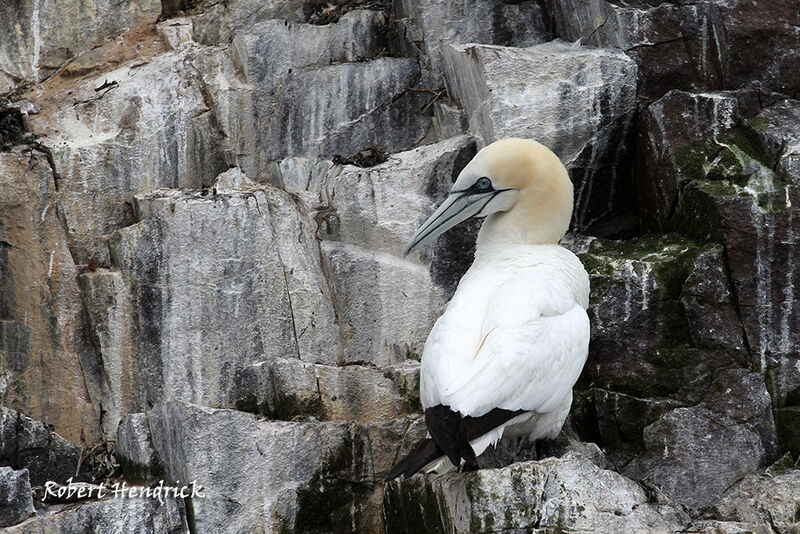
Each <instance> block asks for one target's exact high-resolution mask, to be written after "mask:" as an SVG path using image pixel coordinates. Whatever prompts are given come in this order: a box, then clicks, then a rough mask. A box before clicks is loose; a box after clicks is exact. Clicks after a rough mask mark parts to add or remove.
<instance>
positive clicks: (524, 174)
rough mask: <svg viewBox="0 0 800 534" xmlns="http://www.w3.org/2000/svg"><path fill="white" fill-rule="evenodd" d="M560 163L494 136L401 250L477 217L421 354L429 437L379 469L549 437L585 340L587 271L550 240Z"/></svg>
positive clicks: (566, 196)
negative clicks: (466, 264) (458, 274)
mask: <svg viewBox="0 0 800 534" xmlns="http://www.w3.org/2000/svg"><path fill="white" fill-rule="evenodd" d="M572 206H573V190H572V182H571V181H570V179H569V176H568V174H567V170H566V169H565V168H564V165H562V163H561V161H560V160H559V159H558V157H557V156H556V155H555V154H553V153H552V152H551V151H550V150H548V149H547V148H546V147H545V146H543V145H541V144H540V143H537V142H536V141H533V140H530V139H503V140H500V141H497V142H495V143H492V144H490V145H488V146H486V147H485V148H483V149H482V150H480V151H479V152H478V153H477V154H476V155H475V157H474V158H473V159H472V161H470V162H469V164H467V166H466V167H464V169H463V170H462V171H461V173H460V174H459V176H458V179H457V180H456V182H455V184H454V185H453V188H452V191H451V193H450V196H449V197H448V198H447V199H446V200H445V201H444V202H443V203H442V205H441V206H440V207H439V208H438V209H437V210H436V211H435V212H434V213H433V215H431V217H430V218H429V219H428V220H427V221H425V223H424V224H423V225H422V226H421V227H420V228H419V230H418V231H417V233H416V234H415V235H414V236H413V237H412V238H411V241H410V242H409V244H408V246H407V247H406V254H408V253H409V252H411V251H412V250H415V249H417V248H419V247H421V246H423V245H425V244H426V243H430V242H431V241H433V240H434V239H435V238H436V237H437V236H439V235H441V234H442V233H444V232H446V231H447V230H448V229H450V228H452V227H453V226H455V225H456V224H458V223H459V222H461V221H464V220H465V219H468V218H470V217H481V216H485V217H486V219H485V220H484V222H483V224H482V226H481V229H480V232H479V234H478V241H477V247H476V250H475V259H474V261H473V263H472V266H471V267H470V268H469V270H468V271H467V272H466V274H464V276H463V277H462V278H461V281H460V282H459V284H458V288H457V289H456V292H455V294H454V295H453V298H452V299H451V300H450V302H449V303H448V305H447V307H446V309H445V311H444V313H443V314H442V315H441V317H439V319H438V320H437V321H436V323H435V324H434V326H433V329H432V330H431V332H430V334H429V335H428V339H427V341H426V343H425V349H424V351H423V354H422V362H421V364H420V397H421V400H422V407H423V409H424V411H425V423H426V426H427V427H428V433H429V435H430V438H427V439H425V440H422V441H421V442H420V443H418V444H417V445H416V446H415V448H414V449H413V450H412V451H411V452H410V453H409V454H408V456H406V457H405V458H404V459H403V460H401V461H400V462H398V463H397V465H395V466H394V468H392V470H391V471H390V472H389V474H388V475H387V477H386V480H391V479H393V478H396V477H398V476H400V475H403V476H406V477H408V476H411V475H413V474H414V473H416V472H418V471H420V470H425V471H443V470H447V469H452V468H453V466H455V467H457V468H462V461H463V469H464V470H474V469H477V468H478V464H477V461H476V456H477V455H480V454H481V453H482V452H483V451H484V450H485V449H486V448H487V447H488V446H489V445H494V444H495V443H496V442H497V441H498V440H499V439H500V438H501V437H503V436H506V437H509V436H523V435H527V436H529V437H530V438H531V439H534V440H535V439H542V438H554V437H556V436H557V435H558V433H559V432H560V430H561V427H562V426H563V424H564V420H565V419H566V417H567V415H568V413H569V410H570V405H571V404H572V387H573V386H574V385H575V382H576V381H577V379H578V376H579V375H580V373H581V370H582V369H583V365H584V363H585V362H586V356H587V353H588V350H589V318H588V316H587V314H586V308H587V307H588V305H589V275H588V274H587V273H586V270H585V269H584V268H583V265H582V264H581V262H580V260H579V259H578V258H577V257H576V256H575V255H574V254H573V253H572V252H570V251H568V250H567V249H565V248H563V247H561V246H559V245H558V242H559V240H560V239H561V238H562V237H563V236H564V234H565V233H566V231H567V228H568V227H569V222H570V219H571V217H572Z"/></svg>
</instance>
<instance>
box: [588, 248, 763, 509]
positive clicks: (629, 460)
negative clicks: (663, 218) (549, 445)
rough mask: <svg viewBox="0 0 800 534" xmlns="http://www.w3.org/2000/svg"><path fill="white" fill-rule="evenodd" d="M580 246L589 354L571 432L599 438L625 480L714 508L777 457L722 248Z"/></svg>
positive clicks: (760, 380)
mask: <svg viewBox="0 0 800 534" xmlns="http://www.w3.org/2000/svg"><path fill="white" fill-rule="evenodd" d="M587 248H588V251H587V252H585V253H583V254H582V255H581V258H582V260H583V261H584V264H585V265H586V266H587V268H588V269H589V272H590V273H591V280H592V296H591V299H590V301H591V303H592V306H591V308H590V316H591V320H592V344H591V346H590V355H589V361H588V362H587V366H586V368H585V371H584V374H583V377H582V378H581V381H580V382H579V387H578V390H579V392H580V391H581V390H583V388H584V387H585V388H587V389H586V390H585V393H579V394H578V395H577V400H576V408H575V412H574V416H575V418H576V421H577V422H578V428H579V430H580V431H581V432H583V433H584V435H585V436H586V437H591V436H592V432H596V435H597V436H598V437H599V440H600V443H601V444H602V445H603V447H604V448H605V449H606V450H607V451H608V453H609V455H610V457H611V458H612V460H613V461H614V463H615V464H616V465H617V466H618V467H619V468H621V469H622V472H624V473H626V474H628V475H629V476H632V477H634V478H647V479H648V480H649V481H650V482H651V483H653V484H655V485H656V486H657V487H659V488H661V490H662V491H663V492H664V494H665V495H667V497H668V498H671V499H672V500H673V501H674V502H680V503H682V504H685V505H688V506H690V507H691V508H703V507H706V506H708V505H710V504H713V502H714V500H715V499H717V498H719V496H720V495H721V494H722V492H723V491H724V490H725V489H726V488H727V487H728V486H730V484H732V483H734V482H736V481H737V480H739V479H740V478H742V477H743V476H744V475H746V474H748V473H750V472H753V471H755V470H756V469H758V468H759V467H760V466H761V465H762V464H763V463H764V462H765V461H766V460H768V459H774V458H775V457H776V456H777V453H778V444H777V437H776V430H775V423H774V421H773V414H772V409H771V399H770V396H769V394H768V392H767V387H766V385H765V380H764V377H763V375H761V374H759V373H753V372H751V371H750V370H749V369H748V367H749V363H748V355H747V353H746V351H745V350H744V342H743V335H742V332H743V330H742V325H741V322H740V319H739V317H738V316H737V315H736V313H735V311H734V309H733V307H732V299H731V295H730V292H729V290H728V287H729V286H728V284H729V281H728V278H727V275H726V274H725V268H724V262H723V257H722V248H721V247H720V246H718V245H717V246H713V245H706V246H705V247H702V248H698V247H696V245H694V244H693V243H691V242H689V241H685V240H680V239H679V240H677V241H672V242H670V241H664V240H663V239H660V240H655V241H647V240H639V241H638V242H633V243H627V244H626V245H622V244H620V243H616V244H615V243H610V242H603V241H600V240H595V241H593V242H591V243H590V244H589V245H588V247H587ZM632 355H635V356H632ZM582 385H583V386H582ZM593 427H594V430H592V428H593ZM698 459H702V462H704V463H703V465H698V466H696V465H694V462H696V461H698ZM698 488H699V489H698Z"/></svg>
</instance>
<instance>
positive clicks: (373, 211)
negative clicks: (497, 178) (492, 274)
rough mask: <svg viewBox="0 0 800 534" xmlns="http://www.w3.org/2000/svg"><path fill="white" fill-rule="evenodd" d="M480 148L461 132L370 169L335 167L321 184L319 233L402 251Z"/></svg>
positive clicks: (392, 251) (323, 236) (396, 252)
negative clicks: (476, 148)
mask: <svg viewBox="0 0 800 534" xmlns="http://www.w3.org/2000/svg"><path fill="white" fill-rule="evenodd" d="M474 154H475V142H474V140H473V139H472V138H471V137H469V136H458V137H455V138H452V139H448V140H446V141H442V142H440V143H436V144H433V145H427V146H423V147H420V148H416V149H414V150H409V151H407V152H401V153H398V154H394V155H392V157H391V159H389V161H387V162H385V163H382V164H380V165H376V166H374V167H371V168H369V169H361V168H358V167H353V166H344V167H340V168H338V169H334V170H332V171H331V172H329V173H328V175H327V176H326V178H325V181H324V187H320V186H317V187H319V188H320V189H321V190H322V191H321V192H322V201H323V205H322V207H321V208H319V210H318V211H319V212H320V213H321V214H322V215H324V218H323V219H322V224H321V227H320V230H319V237H320V238H321V239H324V240H333V241H341V242H343V243H348V244H351V245H358V246H360V247H364V248H369V249H371V250H377V251H382V252H387V253H389V254H392V255H394V256H397V257H401V256H402V253H403V249H404V248H405V246H406V244H407V243H408V241H409V239H411V236H413V235H414V232H415V231H416V229H417V228H418V227H419V225H420V224H422V223H423V222H424V221H425V220H426V219H427V218H428V217H429V216H430V214H431V213H433V211H434V209H435V208H436V203H437V202H438V201H440V200H441V199H443V198H444V197H445V196H446V195H447V194H448V193H449V192H450V189H451V187H452V185H453V181H455V179H456V177H457V176H458V173H459V172H460V171H461V168H462V167H463V166H464V165H466V163H467V162H468V161H469V160H470V159H471V158H472V156H473V155H474ZM284 175H286V173H284ZM312 182H313V180H312ZM454 231H458V230H454Z"/></svg>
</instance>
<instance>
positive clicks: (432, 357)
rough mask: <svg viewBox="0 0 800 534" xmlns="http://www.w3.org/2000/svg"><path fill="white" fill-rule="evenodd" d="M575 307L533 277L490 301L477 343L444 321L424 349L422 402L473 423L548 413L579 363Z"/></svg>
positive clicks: (584, 344)
mask: <svg viewBox="0 0 800 534" xmlns="http://www.w3.org/2000/svg"><path fill="white" fill-rule="evenodd" d="M578 301H579V299H577V298H575V296H574V295H573V294H572V293H571V292H570V291H568V290H565V289H564V288H563V287H558V285H557V284H556V285H553V284H548V283H547V280H543V279H542V278H541V277H540V276H536V275H535V273H534V275H532V276H530V277H527V278H525V277H515V278H514V280H513V282H512V281H509V282H506V283H504V284H502V285H500V286H499V287H498V288H497V289H496V290H495V291H494V292H493V293H492V295H491V297H490V299H489V301H488V304H487V305H486V306H484V307H483V309H482V310H481V313H483V314H484V317H483V318H482V321H481V323H482V324H481V326H480V328H479V333H478V335H475V334H474V332H468V331H466V329H465V330H464V331H462V332H459V328H461V327H460V326H459V325H457V324H456V323H455V322H453V323H450V321H449V320H448V318H447V317H443V319H444V321H442V324H441V325H439V324H437V327H436V329H438V331H435V332H432V336H433V337H432V339H431V340H429V341H430V343H431V346H430V347H427V346H426V351H425V357H424V359H423V365H424V369H423V377H422V378H423V382H424V383H423V384H422V389H423V392H422V393H423V397H424V398H423V402H424V401H425V399H427V400H428V402H432V403H440V404H444V405H446V406H450V407H451V408H452V409H454V410H457V411H459V412H461V413H462V414H464V415H476V416H478V415H482V414H483V413H486V412H488V411H489V410H491V409H493V408H503V409H506V410H520V409H522V410H533V411H537V412H540V413H546V412H548V411H551V410H553V409H555V408H556V407H557V406H558V405H559V404H560V403H561V402H563V399H564V398H565V396H566V395H568V394H569V393H570V391H571V389H572V386H573V385H574V383H575V381H576V380H577V378H578V375H579V374H580V372H581V369H582V368H583V364H584V363H585V360H586V353H587V350H588V344H589V319H588V317H587V315H586V311H585V310H584V308H583V306H582V305H581V304H580V303H579V302H578ZM436 329H435V330H436ZM459 333H460V335H459Z"/></svg>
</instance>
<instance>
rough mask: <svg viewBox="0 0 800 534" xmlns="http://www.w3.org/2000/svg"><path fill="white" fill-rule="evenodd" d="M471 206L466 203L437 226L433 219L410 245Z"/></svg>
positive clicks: (459, 198)
mask: <svg viewBox="0 0 800 534" xmlns="http://www.w3.org/2000/svg"><path fill="white" fill-rule="evenodd" d="M463 197H464V195H461V196H460V197H458V199H457V200H461V199H462V198H463ZM453 204H455V202H453ZM451 206H452V205H451ZM469 206H470V205H469V204H467V205H465V206H464V207H463V208H461V209H460V210H458V211H457V212H455V213H453V214H451V215H449V216H448V217H447V218H446V219H443V220H442V221H441V222H440V223H439V224H438V225H436V226H433V223H435V222H436V221H437V220H433V221H431V223H430V224H429V225H428V226H427V227H425V230H423V233H422V234H420V235H419V237H418V238H417V239H416V240H415V241H414V243H412V244H411V245H409V247H413V246H414V245H416V244H417V243H419V242H420V241H422V240H423V239H425V238H426V237H428V236H429V235H431V233H432V232H433V231H434V230H436V229H437V228H439V227H440V226H442V225H443V224H444V223H446V222H447V221H449V220H450V219H452V218H453V217H455V216H456V215H458V214H459V213H461V212H462V211H464V210H465V209H467V208H468V207H469ZM481 209H483V208H481ZM431 226H433V228H431Z"/></svg>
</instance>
